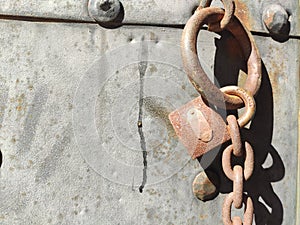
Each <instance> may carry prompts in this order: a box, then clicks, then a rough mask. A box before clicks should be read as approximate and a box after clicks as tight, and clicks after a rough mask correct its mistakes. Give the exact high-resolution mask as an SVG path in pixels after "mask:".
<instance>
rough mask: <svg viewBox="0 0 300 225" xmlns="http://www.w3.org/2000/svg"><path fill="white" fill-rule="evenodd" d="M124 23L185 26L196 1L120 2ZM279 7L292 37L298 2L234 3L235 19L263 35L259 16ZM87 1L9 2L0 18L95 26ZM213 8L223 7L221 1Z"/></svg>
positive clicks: (246, 0) (295, 32)
mask: <svg viewBox="0 0 300 225" xmlns="http://www.w3.org/2000/svg"><path fill="white" fill-rule="evenodd" d="M121 3H122V5H123V7H124V19H123V21H122V23H124V24H129V23H134V24H165V25H166V24H168V25H184V24H185V23H186V21H187V20H188V19H189V18H190V16H191V15H192V12H193V10H194V9H195V7H196V6H197V5H198V4H199V1H198V0H188V1H187V0H176V1H174V0H123V1H121ZM272 3H273V4H274V3H278V4H280V5H282V6H283V7H284V8H285V9H286V10H287V12H288V14H289V15H290V23H291V29H290V34H291V35H300V33H299V16H298V11H299V2H298V1H297V0H289V1H286V0H278V1H271V0H267V1H249V0H239V1H235V4H236V15H237V16H238V17H239V18H240V19H241V20H242V21H243V23H244V24H245V25H246V26H247V27H248V29H250V30H251V31H257V32H266V33H268V31H267V30H266V28H265V26H264V24H263V22H262V12H263V10H264V8H265V7H267V6H268V5H270V4H272ZM87 5H88V0H84V1H75V0H69V1H59V0H51V1H33V0H11V1H5V0H1V1H0V15H6V16H19V17H37V18H49V19H65V20H78V21H87V22H94V20H93V19H92V18H91V17H90V16H89V13H88V10H87ZM213 5H217V6H222V5H221V4H220V1H213Z"/></svg>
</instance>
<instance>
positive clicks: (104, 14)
mask: <svg viewBox="0 0 300 225" xmlns="http://www.w3.org/2000/svg"><path fill="white" fill-rule="evenodd" d="M120 10H121V3H120V1H119V0H89V3H88V11H89V14H90V16H91V17H92V18H93V19H94V20H96V21H97V22H99V23H105V22H111V21H113V20H114V19H116V18H117V16H118V15H119V13H120Z"/></svg>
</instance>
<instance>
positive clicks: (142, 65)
mask: <svg viewBox="0 0 300 225" xmlns="http://www.w3.org/2000/svg"><path fill="white" fill-rule="evenodd" d="M147 58H148V47H147V42H144V41H142V43H141V55H140V62H139V65H138V68H139V74H140V93H139V116H138V122H137V126H138V132H139V135H140V143H141V150H142V151H143V164H144V168H143V181H142V184H141V186H140V187H139V191H140V193H143V190H144V187H145V185H146V182H147V167H148V165H147V164H148V163H147V149H146V139H145V136H144V132H143V105H144V82H145V79H144V77H145V74H146V70H147V67H148V63H147Z"/></svg>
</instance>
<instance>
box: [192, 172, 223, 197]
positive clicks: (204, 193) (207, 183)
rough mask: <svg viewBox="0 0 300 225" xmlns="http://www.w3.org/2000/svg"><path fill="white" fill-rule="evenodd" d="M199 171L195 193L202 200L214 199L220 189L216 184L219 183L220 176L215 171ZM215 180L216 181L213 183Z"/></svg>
mask: <svg viewBox="0 0 300 225" xmlns="http://www.w3.org/2000/svg"><path fill="white" fill-rule="evenodd" d="M208 174H209V177H210V178H208V175H207V174H206V172H204V171H203V172H201V173H199V174H198V175H197V176H196V177H195V179H194V182H193V193H194V195H195V196H196V197H197V198H198V199H199V200H201V201H204V202H205V201H208V200H212V199H214V198H215V197H216V196H217V195H218V193H219V191H218V188H217V186H216V185H219V179H218V176H217V175H216V174H215V173H212V172H208ZM213 182H214V183H213Z"/></svg>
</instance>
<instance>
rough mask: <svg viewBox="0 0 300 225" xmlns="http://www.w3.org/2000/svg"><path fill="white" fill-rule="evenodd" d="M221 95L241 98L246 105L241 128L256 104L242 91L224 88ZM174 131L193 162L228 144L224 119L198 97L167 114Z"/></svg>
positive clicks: (235, 88) (227, 132)
mask: <svg viewBox="0 0 300 225" xmlns="http://www.w3.org/2000/svg"><path fill="white" fill-rule="evenodd" d="M221 91H222V92H224V93H226V94H229V95H234V96H238V97H240V98H241V99H242V100H243V102H244V103H245V107H246V110H245V113H244V114H243V115H242V116H241V117H240V118H239V119H238V124H239V127H244V126H245V125H246V124H247V123H248V122H249V121H250V120H251V118H252V117H253V115H254V113H255V101H254V99H253V97H252V96H251V95H250V94H249V93H248V92H247V91H246V90H244V89H242V88H239V87H237V86H227V87H224V88H221ZM169 120H170V121H171V123H172V125H173V128H174V130H175V132H176V134H177V136H178V137H179V139H180V140H181V142H182V144H183V145H184V146H185V147H186V148H187V150H188V152H189V154H190V155H191V156H192V158H193V159H195V158H198V157H200V156H202V155H204V154H205V153H207V152H208V151H210V150H212V149H214V148H216V147H218V146H220V145H221V144H223V143H225V142H227V141H229V140H230V139H231V136H230V128H229V126H228V125H227V124H226V123H225V121H224V120H223V118H222V117H221V116H220V115H219V114H218V113H217V112H216V111H214V110H213V109H212V108H210V107H209V106H208V105H207V104H206V103H205V102H204V101H203V99H202V97H201V96H199V97H197V98H196V99H194V100H192V101H190V102H189V103H187V104H186V105H184V106H182V107H181V108H179V109H177V110H175V111H173V112H171V113H170V114H169Z"/></svg>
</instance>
